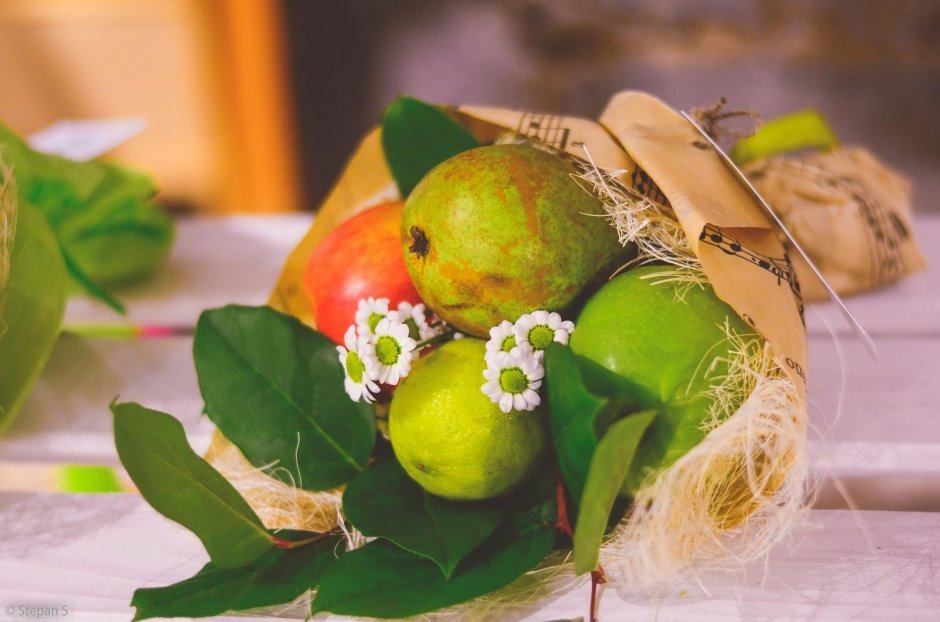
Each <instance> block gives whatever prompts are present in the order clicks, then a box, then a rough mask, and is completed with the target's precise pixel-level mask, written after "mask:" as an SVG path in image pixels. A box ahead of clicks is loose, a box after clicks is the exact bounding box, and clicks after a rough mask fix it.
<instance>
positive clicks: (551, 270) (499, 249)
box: [112, 92, 806, 619]
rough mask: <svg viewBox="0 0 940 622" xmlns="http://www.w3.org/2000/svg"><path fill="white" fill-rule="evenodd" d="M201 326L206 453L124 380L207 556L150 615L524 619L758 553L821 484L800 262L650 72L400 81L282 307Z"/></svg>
mask: <svg viewBox="0 0 940 622" xmlns="http://www.w3.org/2000/svg"><path fill="white" fill-rule="evenodd" d="M314 327H316V328H314ZM193 351H194V359H195V365H196V371H197V374H198V378H199V386H200V390H201V392H202V395H203V397H204V400H205V404H206V413H207V415H208V416H209V417H210V418H211V419H212V421H213V422H214V423H215V424H216V426H217V428H218V434H217V437H216V439H215V441H214V443H213V446H212V448H211V449H210V451H209V454H208V455H207V456H206V457H205V458H202V457H200V456H198V455H196V454H195V453H193V451H192V449H190V447H189V445H188V444H187V443H186V440H185V437H184V434H183V429H182V427H181V425H180V424H179V423H178V422H177V421H176V420H175V419H173V418H172V417H171V416H169V415H167V414H163V413H159V412H156V411H152V410H149V409H147V408H145V407H143V406H141V405H138V404H134V403H114V404H112V412H113V414H114V426H115V440H116V445H117V449H118V453H119V455H120V457H121V460H122V462H123V464H124V465H125V467H126V468H127V471H128V472H129V474H130V475H131V477H132V478H133V480H134V482H135V483H136V485H137V486H138V488H139V489H140V491H141V493H142V494H143V496H144V497H145V498H146V499H147V500H148V501H149V502H150V503H151V504H152V505H153V506H154V507H155V508H156V509H157V510H158V511H160V512H161V513H163V514H165V515H166V516H167V517H169V518H171V519H173V520H175V521H177V522H179V523H181V524H182V525H184V526H185V527H187V528H189V529H190V530H192V531H193V532H194V533H195V534H196V535H197V536H198V537H199V538H200V539H201V540H202V542H203V544H204V545H205V548H206V550H207V552H208V554H209V557H210V561H209V563H208V564H207V565H206V566H205V567H204V568H203V569H202V570H200V571H199V573H198V574H196V575H195V576H194V577H192V578H190V579H187V580H185V581H182V582H180V583H177V584H175V585H171V586H166V587H148V588H142V589H139V590H138V591H137V592H136V593H135V594H134V598H133V605H134V606H135V607H136V608H137V616H136V619H145V618H151V617H158V616H159V617H172V616H189V617H193V616H208V615H214V614H218V613H222V612H224V611H227V610H244V609H252V608H257V607H268V606H274V605H279V604H283V603H288V602H291V601H295V600H298V601H299V602H301V603H302V606H304V607H307V608H308V611H309V612H310V613H312V614H317V613H320V612H331V613H335V614H340V615H351V616H368V617H379V618H397V617H406V616H411V615H416V614H422V613H427V612H432V611H437V610H441V609H445V610H449V611H451V612H453V611H454V610H453V609H452V608H453V607H462V608H464V609H458V610H456V611H457V613H458V614H462V615H466V616H469V617H472V618H473V619H478V618H482V617H485V616H486V615H491V614H492V608H497V611H498V613H496V614H495V615H496V617H505V615H506V611H505V608H506V607H510V606H513V605H521V604H531V603H532V602H534V601H535V599H538V598H539V597H540V596H542V595H545V594H547V593H550V592H552V591H554V590H557V589H559V586H560V585H571V584H573V583H574V582H577V581H581V580H585V581H586V580H587V578H588V577H590V580H591V582H592V586H593V587H594V588H596V586H597V585H598V584H600V583H603V582H608V583H612V584H614V585H618V586H641V587H642V586H649V585H662V584H664V583H666V582H669V581H673V580H675V579H677V578H679V577H683V576H685V575H686V574H687V573H689V572H695V571H697V570H701V569H704V568H712V567H734V566H735V565H737V564H741V563H742V562H743V561H747V560H750V559H753V558H755V557H757V556H760V555H761V554H763V553H764V552H766V550H767V548H768V547H769V546H770V545H771V544H772V543H773V542H775V541H777V540H778V539H779V538H780V536H781V535H782V534H783V533H785V532H786V530H787V529H788V528H789V527H790V525H791V524H792V523H793V522H794V521H795V520H797V519H798V518H799V517H800V516H801V513H802V510H803V509H804V508H805V503H804V489H803V486H804V479H805V468H806V456H805V453H806V452H805V442H806V438H805V437H806V409H805V373H804V369H805V335H804V329H803V323H802V304H801V300H800V295H799V286H798V284H797V281H796V277H795V275H794V272H793V267H792V264H791V262H790V260H789V258H788V256H787V254H786V253H785V251H784V248H783V246H782V243H781V242H780V241H779V239H778V237H777V234H776V232H775V231H774V229H773V227H772V225H771V224H770V222H769V221H768V220H767V218H766V217H765V215H764V214H763V213H762V212H761V211H760V209H759V208H758V206H757V205H756V204H755V203H754V201H753V199H752V198H751V196H750V195H749V194H747V192H746V191H745V189H744V188H743V187H742V186H741V185H740V184H739V182H738V181H737V180H736V179H735V178H734V177H733V176H732V174H731V173H730V171H729V169H727V168H726V167H725V165H724V164H723V162H722V161H721V159H720V158H719V155H718V154H717V153H716V152H715V151H714V150H713V149H711V148H710V147H709V145H708V144H707V143H705V142H703V140H702V136H701V134H699V133H698V130H697V129H696V128H695V126H693V125H691V124H690V123H689V122H688V121H687V120H686V119H685V118H683V117H682V116H680V115H679V114H677V113H676V112H675V111H673V110H672V109H670V108H669V107H668V106H666V105H665V104H663V103H662V102H660V101H659V100H657V99H655V98H653V97H651V96H649V95H646V94H642V93H635V92H625V93H620V94H618V95H616V96H615V97H614V98H613V99H612V100H611V102H610V103H609V105H608V107H607V109H606V110H605V112H604V113H603V115H602V116H601V118H600V120H599V122H593V121H587V120H583V119H574V118H559V117H548V116H542V115H531V114H523V113H516V112H511V111H506V110H501V109H487V108H466V107H464V108H453V109H445V108H439V107H435V106H430V105H428V104H425V103H422V102H420V101H417V100H414V99H410V98H401V99H399V100H396V101H395V102H393V104H392V105H391V106H390V107H389V109H388V110H387V111H386V114H385V116H384V118H383V122H382V126H381V128H380V129H378V130H376V131H375V132H373V133H371V134H370V135H368V136H367V137H366V138H365V139H364V141H363V143H362V144H361V145H360V147H359V148H358V150H357V151H356V153H355V154H354V155H353V157H352V159H351V160H350V162H349V164H348V165H347V167H346V170H345V171H344V173H343V174H342V176H341V178H340V179H339V181H338V183H337V185H336V186H335V188H334V190H333V191H332V192H331V194H330V195H329V197H328V198H327V199H326V201H325V203H324V205H323V206H322V207H321V209H320V211H319V213H318V216H317V218H316V220H315V223H314V225H313V227H312V229H311V230H310V232H309V233H308V235H307V236H306V237H305V239H304V240H303V241H302V242H301V243H300V244H299V245H298V247H297V248H296V249H295V251H294V252H293V253H292V255H291V257H290V258H289V259H288V262H287V265H286V267H285V269H284V272H283V274H282V276H281V278H280V281H279V282H278V284H277V287H276V289H275V292H274V294H273V296H272V298H271V301H270V306H267V307H241V306H228V307H224V308H220V309H212V310H208V311H206V312H204V313H203V315H202V316H201V318H200V320H199V323H198V326H197V330H196V336H195V342H194V348H193ZM593 594H596V590H592V598H591V603H590V609H591V612H590V614H591V618H592V619H593V618H594V617H595V616H594V613H595V609H594V605H595V602H594V601H595V599H594V596H593ZM487 608H489V611H488V610H487Z"/></svg>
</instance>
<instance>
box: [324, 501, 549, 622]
mask: <svg viewBox="0 0 940 622" xmlns="http://www.w3.org/2000/svg"><path fill="white" fill-rule="evenodd" d="M554 541H555V530H554V527H553V526H551V525H546V524H545V523H544V522H542V521H540V520H537V519H536V518H535V517H534V516H533V515H532V514H524V513H514V514H512V515H511V516H510V518H508V519H507V520H505V521H504V522H503V523H502V524H501V525H500V526H499V527H498V528H497V529H496V531H495V532H494V533H493V535H492V536H490V538H489V539H488V540H487V541H486V542H485V543H483V544H482V545H481V546H480V547H478V548H477V549H476V550H474V551H473V552H472V553H471V554H470V555H468V556H467V557H466V558H464V559H463V560H462V561H461V562H460V563H459V564H458V566H457V571H456V572H455V573H454V575H453V576H452V577H451V578H450V579H446V578H445V577H444V575H442V574H441V571H440V568H439V567H438V566H437V564H435V563H434V562H432V561H429V560H428V559H426V558H423V557H420V556H417V555H415V554H414V553H410V552H408V551H405V550H404V549H401V548H398V547H397V546H395V545H394V544H391V543H389V542H387V541H385V540H381V539H380V540H374V541H372V542H370V543H369V544H367V545H366V546H364V547H363V548H361V549H358V550H356V551H352V552H351V553H347V554H346V555H344V556H343V557H342V558H341V559H340V560H339V561H338V562H337V563H336V564H334V565H333V566H332V567H330V568H329V569H328V570H327V571H326V572H325V573H324V574H323V577H322V579H321V580H320V588H319V590H318V592H317V598H316V600H314V602H313V607H312V613H313V614H316V613H319V612H321V611H329V612H332V613H336V614H340V615H349V616H371V617H376V618H399V617H406V616H411V615H417V614H420V613H426V612H428V611H433V610H435V609H440V608H442V607H448V606H450V605H455V604H458V603H461V602H464V601H467V600H470V599H472V598H476V597H477V596H482V595H484V594H488V593H490V592H492V591H494V590H497V589H499V588H501V587H503V586H505V585H508V584H509V583H511V582H512V581H513V580H515V579H517V578H518V577H520V576H521V575H522V574H524V573H525V572H527V571H529V570H531V569H532V568H534V567H535V566H536V565H537V564H538V563H539V562H540V561H542V559H544V558H545V556H546V555H548V554H549V553H550V552H551V550H552V544H553V543H554Z"/></svg>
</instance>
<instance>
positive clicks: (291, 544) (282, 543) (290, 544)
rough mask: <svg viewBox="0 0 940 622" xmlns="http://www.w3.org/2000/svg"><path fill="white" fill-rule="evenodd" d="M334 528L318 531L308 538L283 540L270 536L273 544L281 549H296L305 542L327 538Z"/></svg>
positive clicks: (309, 542)
mask: <svg viewBox="0 0 940 622" xmlns="http://www.w3.org/2000/svg"><path fill="white" fill-rule="evenodd" d="M335 532H336V530H331V531H324V532H323V533H318V534H317V535H315V536H312V537H310V538H304V539H303V540H285V539H284V538H278V537H277V536H271V537H272V538H273V542H274V546H275V547H277V548H279V549H281V550H285V551H286V550H289V549H296V548H298V547H301V546H305V545H307V544H313V543H314V542H319V541H320V540H323V539H324V538H328V537H330V536H331V535H333V534H334V533H335Z"/></svg>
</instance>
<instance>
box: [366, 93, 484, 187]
mask: <svg viewBox="0 0 940 622" xmlns="http://www.w3.org/2000/svg"><path fill="white" fill-rule="evenodd" d="M479 146H480V142H479V141H478V140H477V139H476V138H474V137H473V134H471V133H470V132H469V131H468V130H467V129H466V128H464V127H463V126H462V125H460V124H459V123H457V122H456V121H454V120H453V119H452V118H451V117H450V115H448V114H447V113H446V112H444V111H443V110H441V109H440V108H437V107H435V106H432V105H430V104H426V103H424V102H422V101H419V100H417V99H414V98H412V97H399V98H398V99H396V100H395V101H393V102H392V103H391V104H390V105H389V106H388V108H386V110H385V114H384V115H383V117H382V149H383V151H384V152H385V160H386V162H388V167H389V169H391V171H392V176H393V177H394V178H395V182H396V183H397V184H398V189H399V190H400V191H401V195H402V196H403V197H407V196H408V195H409V194H411V191H412V190H413V189H414V187H415V186H417V185H418V182H419V181H421V178H422V177H424V176H425V175H426V174H427V173H428V171H430V170H431V169H432V168H434V167H435V166H437V165H438V164H440V163H441V162H443V161H444V160H447V159H450V158H452V157H454V156H455V155H457V154H458V153H460V152H462V151H467V150H468V149H473V148H474V147H479Z"/></svg>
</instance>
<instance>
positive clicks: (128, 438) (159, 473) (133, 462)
mask: <svg viewBox="0 0 940 622" xmlns="http://www.w3.org/2000/svg"><path fill="white" fill-rule="evenodd" d="M111 412H112V413H113V414H114V442H115V445H116V446H117V452H118V456H119V457H120V458H121V464H123V465H124V468H125V469H127V472H128V474H129V475H130V476H131V479H132V480H134V483H135V484H136V485H137V488H138V489H139V490H140V494H141V495H143V497H144V499H146V500H147V502H148V503H149V504H150V505H152V506H153V507H154V509H155V510H157V511H158V512H160V513H161V514H163V515H164V516H166V517H167V518H169V519H171V520H174V521H176V522H178V523H179V524H181V525H182V526H184V527H186V528H187V529H189V530H190V531H192V532H193V533H194V534H196V536H198V537H199V539H200V540H202V543H203V545H204V546H205V547H206V551H207V552H208V553H209V557H210V558H212V561H213V562H214V563H215V564H216V565H218V566H220V567H222V568H234V567H237V566H241V565H243V564H246V563H248V562H250V561H252V560H255V559H257V558H258V557H260V556H261V555H262V554H263V553H265V552H266V551H267V550H269V549H270V548H271V547H272V546H273V544H274V542H273V538H272V537H271V535H270V534H268V532H267V531H265V529H264V526H263V525H262V524H261V520H260V519H259V518H258V516H257V515H256V514H255V513H254V511H253V510H252V509H251V508H250V507H249V506H248V503H247V502H246V501H245V500H244V499H243V498H242V497H241V495H239V494H238V491H237V490H235V488H233V487H232V485H231V484H230V483H229V482H228V481H227V480H226V479H225V478H224V477H222V475H221V474H219V472H218V471H216V470H215V469H213V468H212V466H210V465H209V463H208V462H206V461H205V460H203V459H202V458H200V457H199V456H198V455H196V453H195V452H194V451H193V450H192V448H191V447H190V446H189V443H187V442H186V434H185V433H184V432H183V426H182V424H180V422H179V421H177V420H176V419H174V418H173V417H171V416H170V415H167V414H165V413H162V412H158V411H156V410H150V409H147V408H144V407H143V406H141V405H140V404H135V403H132V402H128V403H125V404H112V405H111Z"/></svg>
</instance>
